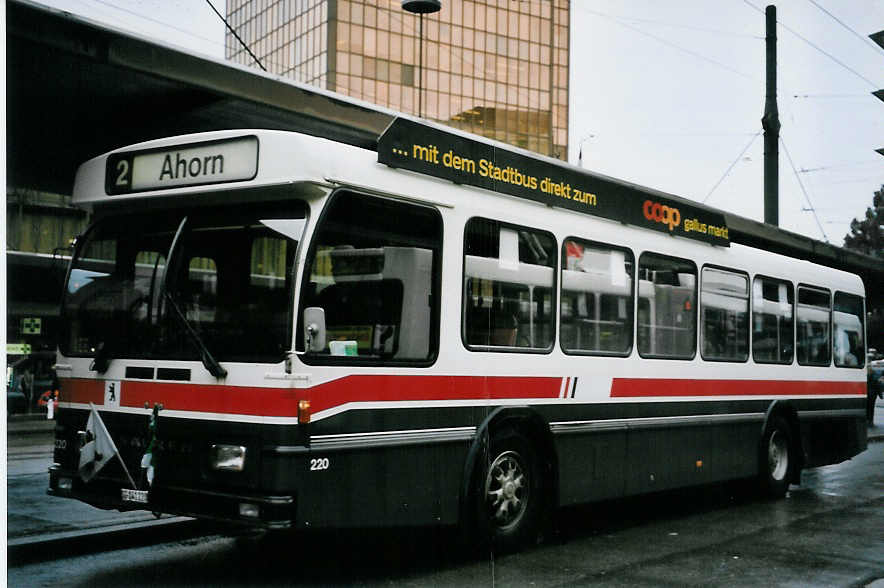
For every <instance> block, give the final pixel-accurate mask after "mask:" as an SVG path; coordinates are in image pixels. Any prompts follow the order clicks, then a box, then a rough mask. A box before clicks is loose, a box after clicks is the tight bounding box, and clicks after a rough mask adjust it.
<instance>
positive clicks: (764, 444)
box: [758, 416, 797, 499]
mask: <svg viewBox="0 0 884 588" xmlns="http://www.w3.org/2000/svg"><path fill="white" fill-rule="evenodd" d="M794 447H795V444H794V443H793V439H792V428H791V427H790V426H789V423H788V422H787V421H786V420H785V419H784V418H783V417H781V416H772V417H771V419H770V422H769V423H768V425H767V427H766V428H765V431H764V434H763V435H762V437H761V447H760V448H759V449H760V456H759V458H760V459H759V470H760V471H759V472H758V474H759V482H760V485H761V493H762V496H764V497H766V498H773V499H778V498H783V497H784V496H785V495H786V491H787V490H788V489H789V482H790V480H791V479H792V469H793V468H794V467H795V465H796V461H795V460H796V457H797V456H796V455H795V452H794Z"/></svg>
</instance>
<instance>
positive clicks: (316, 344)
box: [304, 306, 325, 353]
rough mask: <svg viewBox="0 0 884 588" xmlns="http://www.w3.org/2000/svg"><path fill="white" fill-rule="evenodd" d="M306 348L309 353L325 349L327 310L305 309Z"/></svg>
mask: <svg viewBox="0 0 884 588" xmlns="http://www.w3.org/2000/svg"><path fill="white" fill-rule="evenodd" d="M304 347H305V351H306V352H308V353H309V352H311V351H314V352H320V351H322V350H323V349H325V309H323V308H321V307H318V306H311V307H308V308H305V309H304Z"/></svg>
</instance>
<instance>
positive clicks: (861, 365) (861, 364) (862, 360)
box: [832, 290, 869, 369]
mask: <svg viewBox="0 0 884 588" xmlns="http://www.w3.org/2000/svg"><path fill="white" fill-rule="evenodd" d="M838 294H841V295H842V296H852V297H854V298H859V301H860V304H862V310H861V311H860V312H861V314H860V316H859V320H860V324H861V325H862V336H863V352H862V353H861V354H860V356H859V357H857V358H856V360H857V364H856V365H846V364H841V363H838V356H837V355H835V312H836V311H835V298H836V297H837V296H838ZM839 312H840V311H839ZM852 316H856V315H852ZM868 334H869V333H868V325H867V321H866V298H865V296H860V295H859V294H853V293H851V292H845V291H844V290H834V291H833V292H832V365H834V366H835V367H836V368H846V369H865V368H866V362H867V358H866V354H867V353H868V351H867V350H868V347H869V342H868V340H867V339H868Z"/></svg>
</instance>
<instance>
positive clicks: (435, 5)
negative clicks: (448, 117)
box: [402, 0, 442, 118]
mask: <svg viewBox="0 0 884 588" xmlns="http://www.w3.org/2000/svg"><path fill="white" fill-rule="evenodd" d="M441 9H442V1H441V0H402V10H406V11H408V12H411V13H412V14H418V15H420V34H419V36H418V47H419V53H420V57H418V64H417V115H418V116H419V117H421V118H422V117H423V116H424V112H423V110H424V105H423V100H424V15H425V14H432V13H434V12H439V11H440V10H441Z"/></svg>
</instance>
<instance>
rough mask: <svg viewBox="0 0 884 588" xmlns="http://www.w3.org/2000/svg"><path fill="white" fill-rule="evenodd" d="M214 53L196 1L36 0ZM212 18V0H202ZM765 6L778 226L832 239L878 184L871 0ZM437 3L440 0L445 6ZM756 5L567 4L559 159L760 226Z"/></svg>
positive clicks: (876, 10)
mask: <svg viewBox="0 0 884 588" xmlns="http://www.w3.org/2000/svg"><path fill="white" fill-rule="evenodd" d="M42 3H44V4H47V5H51V6H55V7H59V8H62V9H64V10H67V11H70V12H74V13H76V14H80V15H84V16H87V17H89V18H92V19H94V20H98V21H101V22H104V23H106V24H109V25H111V26H114V27H116V28H121V29H125V30H129V31H133V32H136V33H139V34H142V35H145V36H149V37H154V38H159V39H161V40H163V41H164V42H166V43H169V44H173V45H178V46H182V47H185V48H188V49H190V50H192V51H194V52H197V53H204V54H208V55H212V56H214V57H218V58H222V57H223V55H224V25H223V23H221V21H220V20H219V19H218V17H217V16H216V15H215V14H214V13H213V12H212V9H211V8H210V7H209V6H208V4H207V3H206V2H205V1H204V0H42ZM213 4H214V5H215V6H216V7H217V8H218V10H219V11H220V12H222V13H224V12H225V10H224V5H225V2H224V0H213ZM775 4H776V6H777V19H778V21H779V26H778V33H777V34H778V45H777V47H778V53H779V55H778V57H779V78H778V84H779V91H778V102H779V111H780V120H781V124H782V130H781V144H780V226H781V227H783V228H784V229H787V230H790V231H794V232H797V233H801V234H804V235H807V236H810V237H813V238H815V239H821V240H828V241H829V242H831V243H833V244H836V245H841V244H842V243H843V239H844V235H845V234H846V233H847V232H848V230H849V224H850V220H851V219H853V218H854V217H862V216H863V215H864V213H865V210H866V208H867V207H868V206H870V205H871V203H872V197H873V194H874V192H875V190H877V189H879V188H880V187H881V185H882V184H884V157H882V156H881V155H879V154H877V153H875V149H877V148H881V147H884V102H882V101H880V100H878V99H877V98H875V97H874V96H872V95H871V92H872V91H874V90H877V89H881V88H884V50H882V49H881V48H879V47H878V46H877V45H875V44H874V43H873V42H872V41H871V40H870V39H869V38H868V35H869V34H871V33H874V32H877V31H880V30H882V29H884V0H839V1H836V0H781V1H778V2H776V3H775ZM442 5H443V10H444V6H445V0H443V2H442ZM765 6H766V4H765V3H764V2H762V1H759V0H719V1H716V2H709V1H708V0H706V1H703V0H668V1H666V2H660V1H659V0H629V1H628V2H626V1H623V0H619V1H618V0H574V1H573V2H572V4H571V30H572V33H573V34H572V38H571V57H572V63H571V87H570V134H571V135H570V137H571V152H570V153H569V159H570V161H571V162H572V163H575V164H576V163H577V156H578V150H579V149H580V148H581V146H582V148H583V165H584V167H586V168H588V169H592V170H594V171H597V172H600V173H603V174H607V175H610V176H614V177H617V178H621V179H624V180H628V181H631V182H635V183H637V184H641V185H645V186H649V187H652V188H656V189H658V190H663V191H665V192H669V193H672V194H676V195H679V196H682V197H685V198H690V199H692V200H696V201H698V202H705V203H707V204H709V205H711V206H715V207H718V208H722V209H724V210H727V211H730V212H734V213H736V214H740V215H743V216H746V217H749V218H752V219H756V220H759V221H760V220H763V218H764V197H763V154H764V141H763V135H762V128H761V117H762V115H763V112H764V92H765V84H764V80H765V73H764V72H765V69H764V68H765V64H764V59H765V52H764V33H765V24H764V23H765V20H764V8H765Z"/></svg>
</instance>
